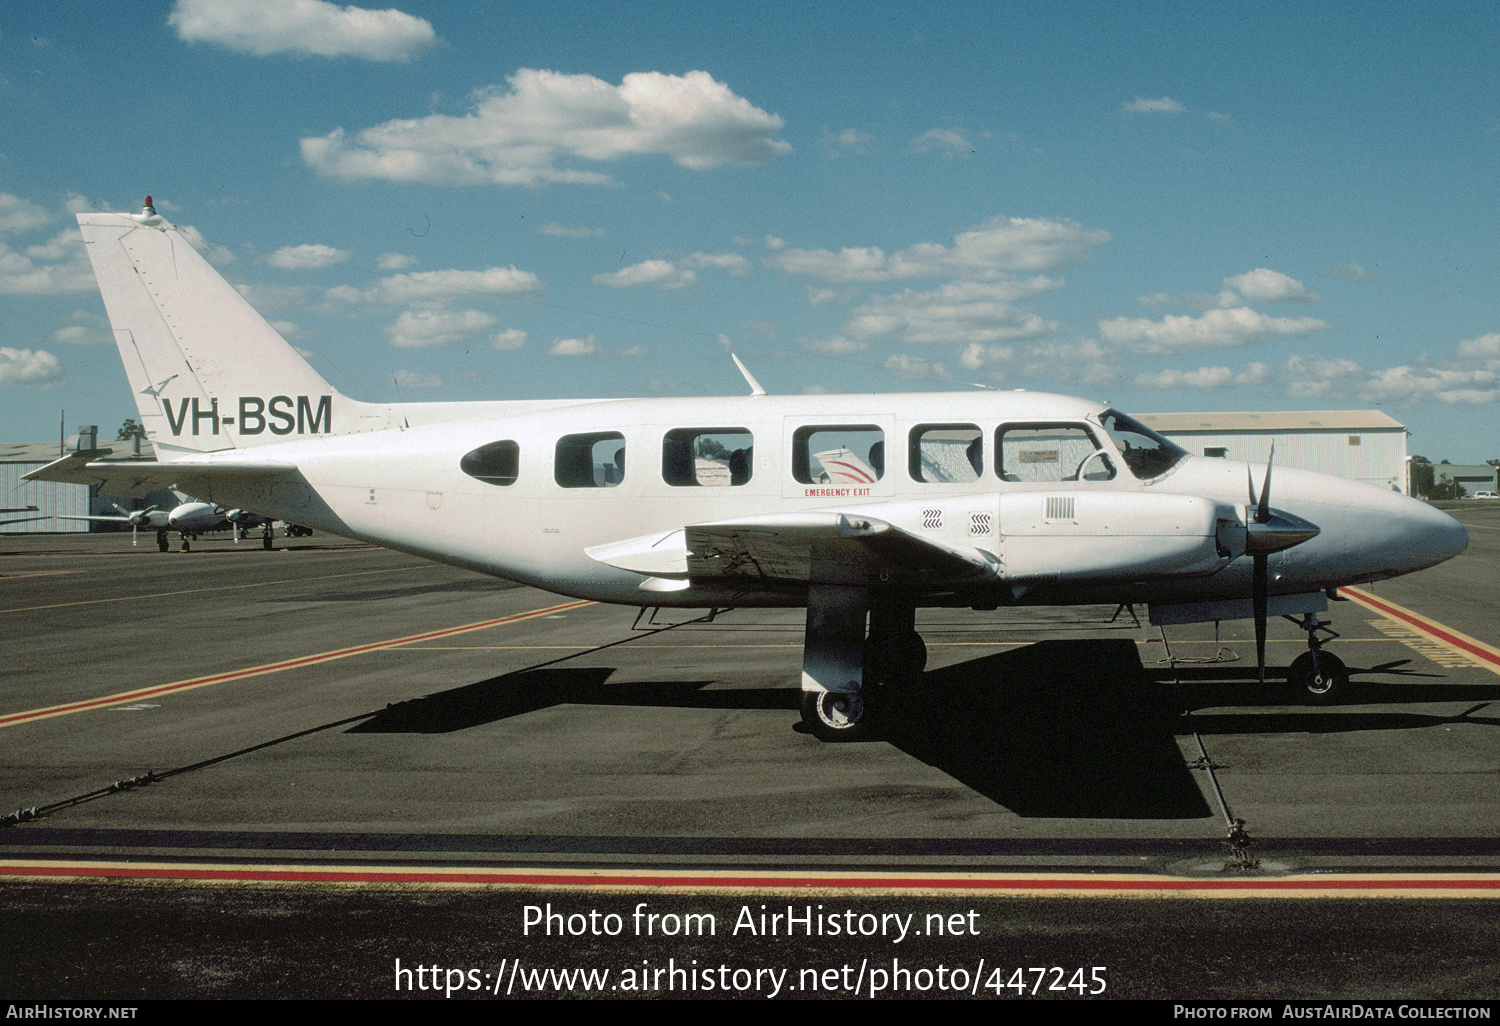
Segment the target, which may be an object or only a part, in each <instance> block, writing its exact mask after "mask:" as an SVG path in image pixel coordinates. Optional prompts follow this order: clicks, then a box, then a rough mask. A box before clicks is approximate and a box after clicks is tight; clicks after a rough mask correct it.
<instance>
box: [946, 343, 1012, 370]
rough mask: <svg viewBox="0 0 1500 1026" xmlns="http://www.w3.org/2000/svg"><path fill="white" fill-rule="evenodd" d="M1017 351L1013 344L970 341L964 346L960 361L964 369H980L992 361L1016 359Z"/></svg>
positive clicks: (999, 361) (1000, 361)
mask: <svg viewBox="0 0 1500 1026" xmlns="http://www.w3.org/2000/svg"><path fill="white" fill-rule="evenodd" d="M1015 355H1016V351H1015V349H1014V348H1013V347H1011V346H987V345H984V344H983V343H980V342H970V343H969V344H968V345H966V346H964V351H963V352H962V353H961V354H959V357H958V362H959V365H960V366H961V367H963V368H964V370H971V371H973V370H979V369H980V368H981V367H987V366H989V365H990V364H992V363H1003V362H1005V361H1007V360H1011V359H1014V358H1015Z"/></svg>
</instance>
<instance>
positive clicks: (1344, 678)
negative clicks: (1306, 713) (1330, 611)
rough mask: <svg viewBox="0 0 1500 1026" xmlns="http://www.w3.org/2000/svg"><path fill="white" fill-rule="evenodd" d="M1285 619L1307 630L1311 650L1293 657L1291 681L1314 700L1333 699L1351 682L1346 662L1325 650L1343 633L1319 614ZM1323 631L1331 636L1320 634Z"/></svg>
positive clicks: (1308, 647)
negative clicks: (1324, 648)
mask: <svg viewBox="0 0 1500 1026" xmlns="http://www.w3.org/2000/svg"><path fill="white" fill-rule="evenodd" d="M1285 619H1287V620H1291V621H1292V623H1295V624H1296V625H1297V626H1298V627H1301V628H1302V629H1303V630H1304V631H1306V632H1307V651H1306V652H1304V653H1302V654H1301V655H1299V656H1298V657H1297V658H1296V659H1293V660H1292V665H1291V666H1290V667H1289V668H1288V669H1287V675H1286V679H1287V682H1288V683H1290V684H1291V685H1292V686H1293V687H1298V688H1302V689H1304V690H1305V691H1306V692H1307V694H1308V695H1309V696H1310V697H1311V698H1312V699H1313V700H1314V701H1317V702H1326V701H1330V700H1331V699H1332V698H1333V697H1334V696H1335V695H1337V694H1338V692H1339V691H1341V690H1343V689H1344V688H1345V687H1346V686H1347V685H1348V683H1349V670H1348V669H1347V668H1346V667H1345V666H1344V661H1343V660H1342V659H1340V658H1339V657H1338V656H1336V655H1334V654H1333V653H1331V652H1324V651H1323V643H1324V642H1326V641H1332V640H1333V639H1334V638H1336V637H1338V636H1339V634H1338V632H1337V631H1335V630H1333V629H1332V628H1331V627H1329V626H1328V625H1329V624H1330V623H1331V622H1332V621H1330V620H1319V619H1318V617H1317V614H1316V613H1303V614H1302V619H1301V620H1300V621H1299V620H1297V619H1296V618H1294V617H1290V616H1288V617H1285ZM1320 632H1321V633H1322V634H1325V635H1327V637H1319V633H1320Z"/></svg>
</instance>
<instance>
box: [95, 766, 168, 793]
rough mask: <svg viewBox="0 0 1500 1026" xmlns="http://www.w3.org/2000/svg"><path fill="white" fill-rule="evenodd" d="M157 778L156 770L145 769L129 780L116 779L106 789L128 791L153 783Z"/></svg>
mask: <svg viewBox="0 0 1500 1026" xmlns="http://www.w3.org/2000/svg"><path fill="white" fill-rule="evenodd" d="M158 779H160V778H159V777H157V775H156V770H147V771H146V772H145V773H143V774H141V775H140V776H138V777H131V778H130V779H129V780H116V781H115V782H114V783H113V784H110V785H109V787H108V788H107V790H109V791H110V792H115V791H129V790H131V789H132V788H136V787H145V786H146V785H147V784H154V783H156V781H157V780H158Z"/></svg>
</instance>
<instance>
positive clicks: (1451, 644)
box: [1339, 588, 1500, 674]
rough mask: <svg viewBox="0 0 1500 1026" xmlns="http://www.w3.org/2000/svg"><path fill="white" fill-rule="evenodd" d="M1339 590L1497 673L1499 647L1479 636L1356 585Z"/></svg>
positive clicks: (1386, 616)
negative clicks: (1476, 636)
mask: <svg viewBox="0 0 1500 1026" xmlns="http://www.w3.org/2000/svg"><path fill="white" fill-rule="evenodd" d="M1339 592H1340V594H1343V595H1347V596H1348V597H1349V598H1351V599H1353V600H1354V601H1355V602H1358V603H1359V604H1360V605H1362V606H1364V607H1365V608H1366V609H1371V610H1374V611H1375V612H1377V613H1379V614H1380V615H1381V616H1383V617H1385V618H1386V619H1387V620H1392V621H1394V622H1395V623H1398V624H1401V625H1402V626H1404V627H1406V628H1408V629H1410V630H1413V631H1416V632H1417V633H1418V634H1419V635H1420V636H1421V637H1422V638H1424V639H1426V640H1427V641H1428V642H1430V643H1433V644H1436V645H1438V646H1441V647H1442V648H1443V649H1445V650H1447V651H1450V652H1456V653H1459V654H1460V655H1462V656H1464V658H1465V661H1466V663H1467V664H1468V665H1470V666H1482V667H1484V668H1485V669H1486V670H1489V671H1490V672H1491V673H1495V674H1500V648H1496V647H1495V646H1494V645H1489V644H1486V643H1485V642H1483V641H1480V640H1479V639H1478V638H1471V637H1469V636H1468V635H1467V634H1464V633H1462V632H1461V631H1456V630H1454V629H1453V628H1452V627H1449V626H1447V625H1446V624H1441V623H1438V622H1437V621H1436V620H1433V619H1430V618H1428V617H1425V616H1423V615H1422V614H1421V613H1417V612H1414V611H1412V610H1410V609H1407V608H1406V607H1405V606H1398V605H1396V603H1394V602H1391V601H1388V600H1387V599H1383V598H1379V597H1377V596H1375V595H1372V594H1370V593H1369V592H1367V591H1363V590H1361V589H1359V588H1340V589H1339ZM1418 651H1420V650H1418ZM1424 654H1425V653H1424Z"/></svg>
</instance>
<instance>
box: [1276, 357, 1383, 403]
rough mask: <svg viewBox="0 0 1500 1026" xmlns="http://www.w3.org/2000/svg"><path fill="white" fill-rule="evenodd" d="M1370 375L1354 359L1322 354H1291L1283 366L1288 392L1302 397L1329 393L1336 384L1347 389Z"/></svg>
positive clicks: (1343, 389) (1308, 397) (1284, 380)
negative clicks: (1329, 357)
mask: <svg viewBox="0 0 1500 1026" xmlns="http://www.w3.org/2000/svg"><path fill="white" fill-rule="evenodd" d="M1367 376H1368V375H1367V373H1366V372H1365V369H1364V368H1363V367H1361V366H1360V365H1359V364H1357V363H1355V362H1354V361H1353V360H1349V359H1344V358H1338V359H1325V358H1323V357H1320V356H1293V357H1289V358H1288V359H1287V361H1286V363H1285V365H1283V367H1282V369H1281V378H1282V381H1283V382H1284V383H1285V385H1286V390H1287V394H1288V395H1291V396H1296V397H1297V398H1299V399H1311V398H1313V397H1315V396H1322V395H1327V394H1328V393H1329V392H1330V391H1332V390H1333V387H1334V386H1335V385H1337V386H1338V387H1339V390H1340V392H1343V391H1346V390H1347V389H1348V388H1349V387H1350V386H1352V385H1354V384H1357V383H1358V382H1359V381H1361V380H1363V379H1364V378H1366V377H1367Z"/></svg>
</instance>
